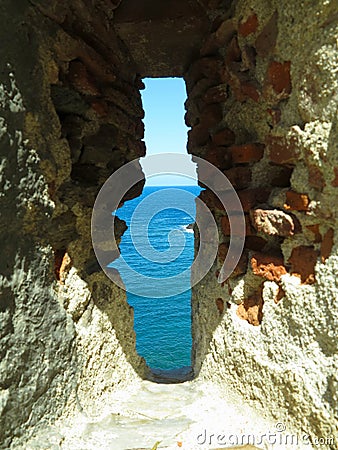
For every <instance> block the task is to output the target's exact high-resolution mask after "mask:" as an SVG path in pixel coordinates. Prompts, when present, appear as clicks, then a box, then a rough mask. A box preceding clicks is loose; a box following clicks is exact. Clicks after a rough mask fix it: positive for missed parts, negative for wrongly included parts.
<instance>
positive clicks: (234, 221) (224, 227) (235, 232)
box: [221, 216, 253, 236]
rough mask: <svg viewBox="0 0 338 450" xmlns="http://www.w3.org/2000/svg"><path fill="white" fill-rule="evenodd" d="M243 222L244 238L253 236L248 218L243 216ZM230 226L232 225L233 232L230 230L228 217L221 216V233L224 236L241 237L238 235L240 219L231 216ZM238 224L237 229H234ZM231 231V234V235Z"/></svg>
mask: <svg viewBox="0 0 338 450" xmlns="http://www.w3.org/2000/svg"><path fill="white" fill-rule="evenodd" d="M244 220H245V234H246V236H251V235H252V234H253V231H252V228H251V224H250V220H249V217H248V216H244ZM231 221H232V224H233V227H234V228H233V230H230V221H229V217H228V216H223V217H222V218H221V228H222V233H223V234H224V235H225V236H230V235H232V236H241V234H240V233H239V229H238V228H239V225H240V224H241V222H242V221H241V219H240V218H239V217H236V216H233V217H232V220H231ZM237 223H238V228H237V227H236V224H237ZM231 231H232V233H231Z"/></svg>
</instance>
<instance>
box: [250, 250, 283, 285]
mask: <svg viewBox="0 0 338 450" xmlns="http://www.w3.org/2000/svg"><path fill="white" fill-rule="evenodd" d="M250 263H251V268H252V271H253V273H254V274H255V275H258V276H259V277H262V278H265V279H266V280H269V281H280V279H281V276H282V275H286V274H287V271H286V269H285V266H284V260H283V258H279V257H277V256H271V255H266V254H263V253H255V254H254V255H252V257H251V260H250Z"/></svg>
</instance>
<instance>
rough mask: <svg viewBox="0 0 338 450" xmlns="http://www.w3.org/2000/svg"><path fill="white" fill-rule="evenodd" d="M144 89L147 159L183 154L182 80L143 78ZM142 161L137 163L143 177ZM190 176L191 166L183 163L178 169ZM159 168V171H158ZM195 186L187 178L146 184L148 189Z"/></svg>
mask: <svg viewBox="0 0 338 450" xmlns="http://www.w3.org/2000/svg"><path fill="white" fill-rule="evenodd" d="M143 81H144V83H145V85H146V89H145V90H143V91H141V94H142V102H143V109H144V110H145V119H144V123H145V142H146V146H147V155H154V154H158V153H181V154H186V153H187V150H186V146H187V133H188V128H187V127H186V125H185V123H184V114H185V109H184V102H185V100H186V89H185V83H184V80H183V79H182V78H145V79H144V80H143ZM146 158H147V157H145V158H142V159H141V164H142V166H143V167H144V172H145V173H146V175H147V167H146ZM182 168H183V169H184V171H188V172H189V173H191V174H193V173H194V171H195V164H193V163H192V162H190V163H189V162H188V161H187V163H186V166H185V167H182V166H180V167H178V169H182ZM161 170H162V168H160V167H159V171H161ZM192 184H196V182H195V181H193V180H191V179H189V178H188V177H182V176H175V175H165V176H153V177H151V178H149V179H148V180H147V185H148V186H156V185H157V186H158V185H169V186H183V185H192Z"/></svg>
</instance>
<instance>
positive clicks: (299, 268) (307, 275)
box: [289, 245, 318, 284]
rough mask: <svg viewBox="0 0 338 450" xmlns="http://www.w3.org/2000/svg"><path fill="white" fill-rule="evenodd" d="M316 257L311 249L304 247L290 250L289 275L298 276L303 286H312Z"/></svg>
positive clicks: (315, 253)
mask: <svg viewBox="0 0 338 450" xmlns="http://www.w3.org/2000/svg"><path fill="white" fill-rule="evenodd" d="M317 256H318V254H317V252H316V251H315V250H314V248H313V247H306V246H305V245H301V246H299V247H296V248H294V249H293V250H292V253H291V256H290V258H289V262H290V263H291V273H292V274H293V275H297V276H299V277H300V279H301V280H302V283H303V284H313V283H314V282H315V265H316V263H317Z"/></svg>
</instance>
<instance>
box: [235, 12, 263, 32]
mask: <svg viewBox="0 0 338 450" xmlns="http://www.w3.org/2000/svg"><path fill="white" fill-rule="evenodd" d="M257 28H258V18H257V15H256V14H252V15H251V16H249V17H248V18H247V19H246V20H245V21H243V22H241V23H240V24H239V26H238V33H239V34H240V35H241V36H243V37H247V36H249V34H252V33H255V31H256V30H257Z"/></svg>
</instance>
